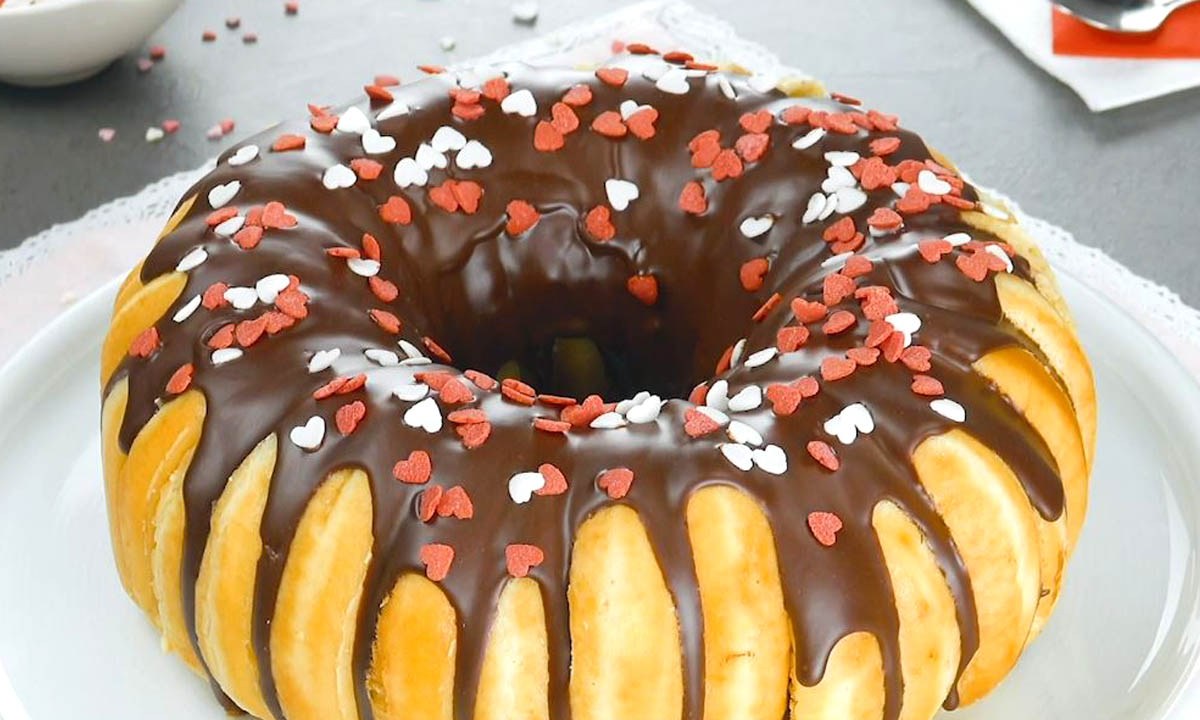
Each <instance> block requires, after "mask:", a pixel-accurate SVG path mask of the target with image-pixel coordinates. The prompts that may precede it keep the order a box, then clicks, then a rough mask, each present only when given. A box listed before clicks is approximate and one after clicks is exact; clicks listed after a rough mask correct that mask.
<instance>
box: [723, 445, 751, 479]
mask: <svg viewBox="0 0 1200 720" xmlns="http://www.w3.org/2000/svg"><path fill="white" fill-rule="evenodd" d="M720 448H721V454H722V455H724V456H725V459H726V460H728V461H729V463H730V464H731V465H733V466H734V467H735V468H737V469H738V470H741V471H742V472H746V471H748V470H749V469H750V468H752V467H754V451H753V450H751V449H750V448H749V447H747V446H745V445H742V444H741V443H722V444H721V445H720Z"/></svg>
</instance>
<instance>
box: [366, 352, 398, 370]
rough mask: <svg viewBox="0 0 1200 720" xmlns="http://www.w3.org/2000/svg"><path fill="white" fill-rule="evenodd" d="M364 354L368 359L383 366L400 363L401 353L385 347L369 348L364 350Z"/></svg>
mask: <svg viewBox="0 0 1200 720" xmlns="http://www.w3.org/2000/svg"><path fill="white" fill-rule="evenodd" d="M363 355H366V356H367V359H368V360H370V361H371V362H373V363H375V364H376V365H380V366H382V367H392V366H393V365H399V364H400V356H399V355H397V354H396V353H394V352H392V351H391V350H384V349H383V348H367V349H366V350H363Z"/></svg>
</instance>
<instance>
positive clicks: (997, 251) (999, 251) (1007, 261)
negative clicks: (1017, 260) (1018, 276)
mask: <svg viewBox="0 0 1200 720" xmlns="http://www.w3.org/2000/svg"><path fill="white" fill-rule="evenodd" d="M983 251H984V252H989V253H991V254H993V255H995V256H996V257H998V258H1000V259H1001V260H1003V261H1004V269H1005V271H1006V272H1012V271H1013V263H1012V258H1010V257H1009V256H1008V253H1006V252H1004V248H1002V247H1000V246H999V245H987V246H985V247H984V248H983Z"/></svg>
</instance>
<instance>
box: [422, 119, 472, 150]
mask: <svg viewBox="0 0 1200 720" xmlns="http://www.w3.org/2000/svg"><path fill="white" fill-rule="evenodd" d="M429 144H430V145H432V146H433V149H434V150H437V151H438V152H440V153H444V152H449V151H451V150H462V149H463V148H464V147H465V146H466V144H467V138H466V136H465V135H463V134H462V133H460V132H459V131H457V130H455V129H454V128H452V127H450V126H449V125H443V126H441V127H440V128H438V129H437V131H436V132H434V133H433V139H432V140H430V141H429Z"/></svg>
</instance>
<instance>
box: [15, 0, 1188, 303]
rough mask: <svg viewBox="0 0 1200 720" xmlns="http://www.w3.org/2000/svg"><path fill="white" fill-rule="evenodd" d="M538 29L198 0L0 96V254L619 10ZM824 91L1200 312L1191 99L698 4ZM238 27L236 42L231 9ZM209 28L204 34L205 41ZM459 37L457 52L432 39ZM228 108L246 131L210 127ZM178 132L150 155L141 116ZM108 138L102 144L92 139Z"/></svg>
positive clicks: (914, 21) (942, 40)
mask: <svg viewBox="0 0 1200 720" xmlns="http://www.w3.org/2000/svg"><path fill="white" fill-rule="evenodd" d="M541 5H542V13H541V17H540V20H539V22H538V25H537V27H535V28H528V27H523V26H519V25H516V24H514V23H513V22H512V21H511V16H510V14H509V9H508V8H509V3H508V2H504V1H500V0H303V2H302V3H301V11H300V13H299V15H297V16H294V17H286V16H285V15H284V12H283V3H282V1H281V0H280V1H278V2H267V1H265V0H264V1H262V2H254V3H250V2H237V1H236V0H191V1H190V2H187V3H185V4H184V6H183V7H182V8H181V9H180V11H179V12H178V14H176V15H175V16H174V17H173V18H172V19H171V20H170V21H169V22H168V23H167V24H166V25H165V26H164V27H163V28H162V29H161V30H159V32H158V33H156V34H155V36H154V37H153V38H152V41H154V42H159V43H162V44H164V45H165V46H166V47H167V51H168V54H167V58H166V59H165V60H164V61H163V62H161V63H159V64H158V65H157V66H156V67H155V68H154V69H153V71H151V72H149V73H146V74H142V73H139V72H138V69H137V65H136V56H130V57H126V58H124V59H122V60H120V61H118V62H117V63H116V64H115V65H113V66H112V67H110V68H109V69H108V70H106V71H104V72H103V73H102V74H100V75H99V76H98V77H96V78H93V79H91V80H88V81H86V82H83V83H81V84H77V85H74V86H70V87H65V88H58V89H50V90H25V89H18V88H11V87H4V86H0V248H8V247H13V246H15V245H16V244H17V243H19V242H20V241H21V240H23V239H24V238H25V237H27V236H29V235H31V234H33V233H35V232H37V231H39V230H41V229H43V228H45V227H47V226H49V225H51V224H53V223H55V222H62V221H67V220H71V219H74V218H76V217H78V216H79V215H81V214H82V213H83V212H85V211H86V210H88V209H90V208H92V207H94V206H96V205H98V204H100V203H102V202H104V201H106V200H110V199H112V198H116V197H120V196H122V195H128V194H131V193H134V192H136V191H137V190H139V189H140V188H141V187H143V186H144V185H146V184H147V183H149V182H151V181H153V180H155V179H157V178H160V177H162V176H164V175H167V174H169V173H172V172H175V171H178V170H184V169H188V168H192V167H196V166H198V165H199V164H200V163H201V162H203V161H204V160H205V159H206V158H208V157H211V156H213V155H215V154H216V153H217V152H218V151H219V150H221V149H223V148H224V147H226V146H227V145H228V143H231V142H233V141H234V140H236V138H237V137H239V136H240V135H242V134H246V133H250V132H253V131H256V130H258V129H261V128H263V127H265V126H267V125H269V124H270V123H272V122H274V121H275V120H278V119H280V118H281V117H283V116H286V115H289V114H294V113H300V112H303V107H304V105H303V104H304V103H305V102H309V101H320V102H335V101H340V100H343V99H346V98H347V97H349V96H351V95H353V94H354V93H355V92H356V91H357V89H358V88H359V87H361V85H362V84H363V82H364V80H365V79H366V78H369V77H371V76H372V75H373V74H375V73H377V72H394V73H398V74H401V75H405V76H409V77H411V76H412V75H413V74H414V71H413V70H412V68H413V66H414V65H415V64H417V63H421V62H443V61H446V60H447V59H448V58H466V57H470V56H473V55H478V54H482V53H485V52H488V51H490V50H492V49H495V48H497V47H499V46H501V45H503V44H505V43H509V42H512V41H515V40H519V39H523V38H527V37H529V36H531V35H532V34H533V33H535V32H537V31H538V29H539V28H545V29H549V28H553V27H557V26H559V25H562V24H564V23H567V22H570V21H572V20H577V19H581V18H585V17H587V16H589V15H592V14H596V13H599V12H602V11H605V10H609V9H612V8H613V7H615V6H616V5H617V3H610V2H601V1H600V0H543V1H542V3H541ZM695 5H696V6H697V7H699V8H701V9H703V10H705V11H707V12H710V13H713V14H715V15H717V16H719V17H722V18H724V19H726V20H727V21H729V22H730V23H732V24H733V25H734V26H735V27H736V28H737V29H738V31H739V32H740V33H742V34H743V35H744V36H745V37H747V38H750V39H752V40H755V41H757V42H759V43H762V44H763V45H766V46H767V47H769V48H771V49H772V50H774V51H775V52H777V53H778V54H779V55H780V56H781V57H782V58H783V59H784V61H786V62H788V63H790V64H792V65H795V66H797V67H801V68H804V69H806V70H808V71H809V72H811V73H813V74H814V75H816V76H818V77H820V78H822V79H824V80H825V81H826V83H827V84H828V85H829V86H830V87H831V88H833V89H836V90H839V91H842V92H846V93H848V94H852V95H856V96H859V97H863V98H865V99H867V100H868V101H869V102H870V103H871V104H872V105H873V106H876V107H880V108H883V109H887V110H889V111H891V112H896V113H898V114H900V116H901V117H902V119H903V122H904V124H905V125H907V126H908V127H911V128H914V129H916V130H918V131H921V132H922V133H923V134H924V135H925V136H926V138H927V139H928V140H929V141H930V142H931V143H933V144H935V145H936V146H938V147H939V148H940V149H942V150H943V151H945V152H946V153H947V154H949V156H950V157H952V158H954V159H955V160H956V162H958V163H959V164H960V165H961V166H962V167H964V168H966V169H968V170H969V171H970V172H971V174H972V175H973V176H974V177H975V178H976V179H977V180H979V181H980V182H982V183H984V184H988V185H991V186H993V187H996V188H998V189H1000V190H1003V191H1005V192H1007V193H1008V194H1010V195H1011V196H1013V197H1014V198H1016V199H1017V200H1018V201H1019V202H1020V203H1022V205H1023V207H1024V208H1025V209H1026V210H1027V211H1029V212H1030V213H1033V214H1036V215H1039V216H1042V217H1045V218H1047V219H1051V220H1053V221H1055V222H1057V223H1059V224H1061V225H1063V226H1065V227H1067V228H1069V229H1071V230H1073V231H1074V232H1075V233H1076V236H1077V237H1078V238H1079V239H1080V240H1082V241H1083V242H1085V243H1088V244H1091V245H1094V246H1097V247H1100V248H1103V249H1104V250H1106V251H1108V252H1109V253H1111V254H1112V255H1114V256H1115V257H1116V258H1117V259H1119V260H1120V261H1121V262H1123V263H1125V264H1126V265H1128V266H1129V267H1130V268H1132V269H1133V270H1134V271H1135V272H1138V273H1140V274H1143V275H1146V276H1148V277H1150V278H1152V279H1154V280H1157V281H1159V282H1162V283H1164V284H1166V285H1168V286H1170V287H1171V288H1173V289H1174V290H1176V291H1177V292H1179V293H1180V294H1181V295H1182V296H1183V297H1184V299H1185V300H1186V301H1188V302H1189V303H1191V304H1193V305H1197V304H1200V252H1197V246H1198V245H1200V223H1198V222H1197V218H1198V217H1200V214H1198V213H1197V204H1198V203H1200V161H1198V160H1200V92H1196V91H1193V92H1189V93H1181V94H1177V95H1174V96H1171V97H1167V98H1162V99H1159V100H1155V101H1152V102H1149V103H1145V104H1142V105H1138V106H1136V107H1133V108H1128V109H1123V110H1118V111H1114V112H1110V113H1106V114H1101V115H1094V114H1092V113H1090V112H1089V111H1088V110H1087V109H1086V108H1085V107H1084V105H1083V103H1082V102H1080V101H1079V99H1078V98H1077V97H1076V96H1075V95H1074V94H1073V93H1072V92H1071V91H1070V90H1069V89H1067V88H1066V87H1064V86H1062V85H1060V84H1058V82H1057V81H1055V80H1054V79H1052V78H1051V77H1049V76H1048V75H1046V74H1045V73H1043V72H1042V71H1041V70H1040V69H1039V68H1037V67H1036V66H1034V65H1032V64H1030V63H1029V62H1028V61H1027V60H1025V59H1024V57H1023V56H1021V55H1020V54H1019V53H1018V52H1017V51H1016V50H1014V49H1013V48H1012V47H1011V46H1010V45H1009V44H1008V42H1007V41H1006V40H1005V39H1004V38H1003V37H1002V36H1001V35H1000V34H999V33H998V32H997V31H996V30H995V29H994V28H993V27H992V26H991V25H989V24H988V23H987V22H986V21H984V20H983V19H982V18H981V17H979V16H978V15H977V14H976V13H975V12H974V11H973V10H972V9H971V8H970V7H969V6H968V5H966V4H965V3H964V2H962V1H961V0H909V1H908V2H896V1H895V0H695ZM231 15H237V16H240V17H241V18H242V28H241V31H254V32H257V33H258V35H259V41H258V43H257V44H254V45H245V44H243V43H242V42H241V40H240V37H239V34H238V32H234V31H229V30H227V29H226V28H225V26H224V18H225V17H227V16H231ZM205 28H211V29H214V30H216V31H217V32H218V35H219V40H218V42H216V43H202V42H201V40H200V35H201V31H202V30H203V29H205ZM447 35H449V36H453V37H454V38H455V39H456V41H457V49H456V50H454V51H453V52H451V53H447V52H445V51H443V50H442V49H441V48H440V46H439V40H440V38H442V37H443V36H447ZM224 117H232V118H233V119H235V120H236V122H237V124H238V130H237V131H236V132H235V133H234V134H233V135H232V136H230V137H228V138H226V139H225V140H223V141H221V142H211V141H209V140H207V139H205V137H204V130H205V129H206V128H208V127H209V126H211V125H213V124H214V123H216V122H217V121H219V120H220V119H221V118H224ZM165 118H177V119H179V120H180V121H182V123H183V128H182V129H181V130H180V131H179V132H178V133H177V134H176V135H174V136H169V137H168V138H167V139H166V140H164V141H163V142H162V143H159V144H156V145H150V144H147V143H146V142H145V141H144V139H143V135H144V132H145V129H146V127H147V126H148V125H155V124H158V123H159V122H161V121H162V120H163V119H165ZM104 126H111V127H114V128H116V129H117V131H118V137H117V139H116V140H115V141H114V142H112V143H109V144H104V143H101V142H100V141H99V140H98V139H97V135H96V133H97V129H98V128H100V127H104Z"/></svg>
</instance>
